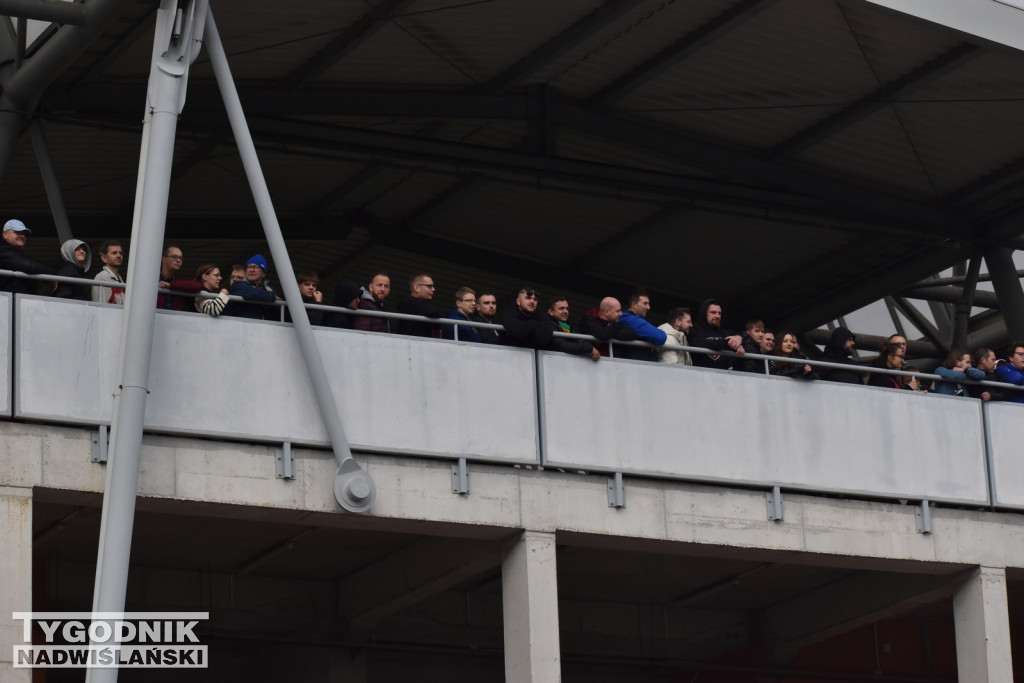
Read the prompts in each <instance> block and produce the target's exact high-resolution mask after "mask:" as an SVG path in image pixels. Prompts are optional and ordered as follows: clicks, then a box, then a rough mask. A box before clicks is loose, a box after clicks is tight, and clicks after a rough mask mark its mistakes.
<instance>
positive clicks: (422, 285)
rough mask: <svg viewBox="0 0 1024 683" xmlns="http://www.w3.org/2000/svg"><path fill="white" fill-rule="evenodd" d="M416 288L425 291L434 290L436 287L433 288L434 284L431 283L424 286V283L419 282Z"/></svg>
mask: <svg viewBox="0 0 1024 683" xmlns="http://www.w3.org/2000/svg"><path fill="white" fill-rule="evenodd" d="M416 286H417V287H426V288H427V289H436V287H434V283H433V282H431V283H430V284H426V283H424V282H420V283H419V284H417V285H416Z"/></svg>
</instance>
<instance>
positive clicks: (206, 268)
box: [196, 263, 228, 316]
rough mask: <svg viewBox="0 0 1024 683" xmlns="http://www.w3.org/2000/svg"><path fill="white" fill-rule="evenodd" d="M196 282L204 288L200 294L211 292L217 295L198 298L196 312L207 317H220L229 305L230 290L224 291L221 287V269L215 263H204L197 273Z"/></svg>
mask: <svg viewBox="0 0 1024 683" xmlns="http://www.w3.org/2000/svg"><path fill="white" fill-rule="evenodd" d="M196 280H198V281H199V285H200V287H202V289H200V290H199V292H200V294H202V293H203V292H209V293H210V294H216V295H217V296H215V297H205V296H197V297H196V310H197V311H199V312H200V313H205V314H206V315H213V316H217V315H220V314H221V313H222V312H223V311H224V307H225V306H227V304H228V290H226V289H222V288H221V286H220V280H221V276H220V268H218V267H217V264H215V263H204V264H203V265H201V266H199V270H197V271H196Z"/></svg>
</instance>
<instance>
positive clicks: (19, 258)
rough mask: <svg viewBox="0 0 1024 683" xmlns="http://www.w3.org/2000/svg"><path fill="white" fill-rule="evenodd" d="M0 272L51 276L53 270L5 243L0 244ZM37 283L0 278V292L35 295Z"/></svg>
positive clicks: (15, 278) (22, 279)
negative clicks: (10, 271)
mask: <svg viewBox="0 0 1024 683" xmlns="http://www.w3.org/2000/svg"><path fill="white" fill-rule="evenodd" d="M0 270H20V271H21V272H23V273H28V274H29V275H53V274H54V272H53V268H51V267H50V266H48V265H46V264H45V263H41V262H39V261H36V260H35V259H34V258H29V257H28V256H25V255H24V254H22V253H21V251H20V250H18V249H15V248H14V247H12V246H11V245H9V244H7V242H0ZM38 284H39V283H38V282H37V281H35V280H26V279H24V278H17V277H3V276H0V292H13V293H15V294H35V293H36V288H37V286H38Z"/></svg>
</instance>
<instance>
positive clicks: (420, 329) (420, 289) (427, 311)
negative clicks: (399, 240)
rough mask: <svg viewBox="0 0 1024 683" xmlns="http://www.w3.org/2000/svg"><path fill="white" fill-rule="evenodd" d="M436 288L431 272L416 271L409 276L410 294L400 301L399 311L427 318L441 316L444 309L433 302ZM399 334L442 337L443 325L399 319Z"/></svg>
mask: <svg viewBox="0 0 1024 683" xmlns="http://www.w3.org/2000/svg"><path fill="white" fill-rule="evenodd" d="M436 289H437V288H436V287H435V286H434V278H433V276H431V275H430V273H416V274H415V275H413V276H412V277H411V278H409V294H407V295H405V296H403V297H402V299H401V300H400V301H399V302H398V312H399V313H408V314H409V315H422V316H425V317H427V318H440V317H441V316H443V315H444V311H442V310H441V309H440V308H438V307H437V306H435V305H434V304H433V303H432V302H431V300H432V299H433V298H434V291H435V290H436ZM398 334H408V335H410V336H413V337H434V338H436V339H440V338H441V326H440V325H435V324H432V323H428V322H425V321H422V320H399V321H398Z"/></svg>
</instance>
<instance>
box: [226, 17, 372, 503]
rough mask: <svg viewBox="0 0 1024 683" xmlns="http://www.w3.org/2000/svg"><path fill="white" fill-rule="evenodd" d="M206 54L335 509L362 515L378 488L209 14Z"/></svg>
mask: <svg viewBox="0 0 1024 683" xmlns="http://www.w3.org/2000/svg"><path fill="white" fill-rule="evenodd" d="M206 52H207V55H208V56H209V57H210V63H211V64H212V65H213V72H214V75H215V76H216V78H217V86H218V87H219V88H220V94H221V97H222V98H223V99H224V107H225V108H226V109H227V112H228V120H229V121H230V122H231V132H232V133H233V134H234V136H235V144H236V145H237V147H238V154H239V156H241V158H242V165H243V166H244V167H245V175H246V177H247V178H248V179H249V186H250V188H251V189H252V195H253V199H254V200H255V201H256V210H257V211H258V212H259V215H260V222H261V223H262V224H263V230H264V232H265V233H266V237H267V244H268V245H269V247H270V253H271V255H272V256H273V258H274V267H275V268H276V269H277V272H278V275H279V277H280V280H281V289H282V290H283V291H284V298H285V302H286V303H287V304H288V312H289V313H290V314H291V316H292V323H293V325H294V328H295V333H296V335H297V336H298V338H299V346H300V348H301V349H302V357H303V359H305V361H306V370H307V372H308V373H309V379H310V382H311V383H312V385H313V392H314V394H315V395H316V399H317V403H318V404H319V406H320V415H321V417H322V418H323V421H324V426H325V427H326V428H327V434H328V436H329V437H330V439H331V447H332V448H333V449H334V457H335V459H336V460H337V461H338V473H337V476H336V477H335V480H334V497H335V498H336V499H337V501H338V504H339V505H341V506H342V507H343V508H345V509H346V510H348V511H349V512H365V511H366V510H368V509H370V507H371V506H372V505H373V501H374V499H375V498H376V496H377V487H376V485H375V484H374V483H373V479H371V478H370V476H369V475H368V474H367V473H366V472H364V471H363V469H362V468H361V467H360V466H359V463H357V462H356V461H355V458H353V457H352V451H351V449H350V448H349V445H348V438H347V437H346V436H345V430H344V428H343V427H342V424H341V417H340V416H339V414H338V408H337V405H336V404H335V402H334V394H332V393H331V386H330V384H329V383H328V382H327V373H326V371H325V370H324V365H323V361H322V360H321V358H320V352H319V350H318V349H317V346H316V340H315V339H314V338H313V330H312V328H311V327H310V325H309V317H308V316H307V315H306V309H305V307H304V306H303V305H302V296H301V294H300V293H299V285H298V283H297V282H296V281H295V271H294V270H292V264H291V260H290V259H289V258H288V248H287V247H286V246H285V243H284V237H283V236H282V234H281V226H280V224H279V223H278V221H277V213H276V212H275V211H274V203H273V201H272V200H271V198H270V190H269V189H268V188H267V181H266V179H265V178H264V177H263V170H262V169H261V168H260V161H259V157H258V156H257V155H256V145H255V144H254V143H253V140H252V134H251V133H250V132H249V126H248V124H247V123H246V121H245V113H244V112H243V111H242V103H241V101H240V100H239V98H238V90H237V89H236V88H235V81H234V79H233V78H232V77H231V69H230V67H229V66H228V58H227V55H226V54H225V52H224V46H223V44H222V43H221V41H220V34H219V33H218V32H217V24H216V22H215V21H214V19H213V12H212V11H209V14H208V16H207V19H206Z"/></svg>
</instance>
